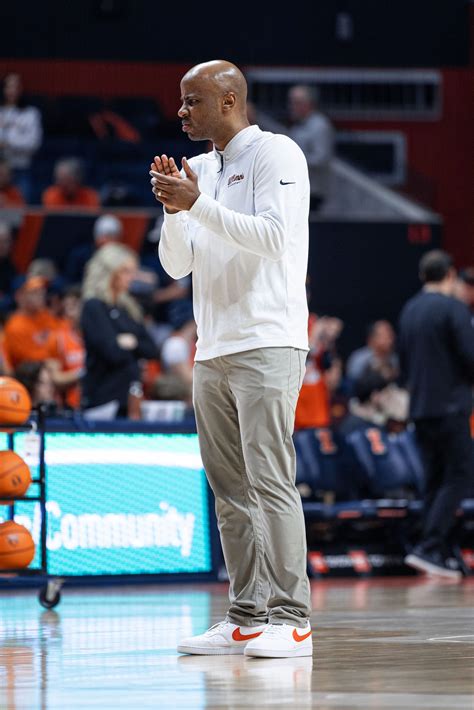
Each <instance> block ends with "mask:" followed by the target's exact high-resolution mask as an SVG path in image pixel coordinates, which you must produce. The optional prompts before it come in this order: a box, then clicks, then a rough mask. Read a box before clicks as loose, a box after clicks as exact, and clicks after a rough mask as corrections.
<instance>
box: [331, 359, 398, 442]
mask: <svg viewBox="0 0 474 710" xmlns="http://www.w3.org/2000/svg"><path fill="white" fill-rule="evenodd" d="M388 384H389V383H388V382H387V380H386V379H385V377H383V376H382V375H381V374H380V373H379V372H377V371H376V370H372V369H370V368H368V369H367V370H366V371H365V372H364V373H362V375H361V376H360V377H359V378H358V379H357V380H356V381H355V383H354V388H353V395H354V396H353V397H352V398H351V399H350V400H349V413H348V415H347V416H346V417H345V418H344V419H343V420H342V422H341V424H340V426H339V431H340V432H341V434H343V435H344V436H346V435H347V434H350V433H351V432H352V431H355V430H356V429H366V428H367V427H370V426H380V427H382V426H384V425H385V423H386V415H385V409H384V400H383V392H384V391H385V389H386V388H387V386H388Z"/></svg>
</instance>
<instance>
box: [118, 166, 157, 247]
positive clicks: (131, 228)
mask: <svg viewBox="0 0 474 710" xmlns="http://www.w3.org/2000/svg"><path fill="white" fill-rule="evenodd" d="M145 172H146V171H145ZM117 217H118V218H119V219H120V221H121V222H122V224H123V233H124V242H125V244H127V246H129V247H130V248H131V249H133V250H134V251H136V252H138V253H139V252H140V249H141V248H142V244H143V240H144V239H145V233H146V230H147V228H148V224H149V222H150V216H149V215H148V214H117Z"/></svg>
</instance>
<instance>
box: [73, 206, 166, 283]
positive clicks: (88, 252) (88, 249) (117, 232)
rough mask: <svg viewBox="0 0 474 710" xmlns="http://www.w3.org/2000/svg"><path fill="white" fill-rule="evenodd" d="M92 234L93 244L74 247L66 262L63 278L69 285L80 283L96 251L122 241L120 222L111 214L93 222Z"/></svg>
mask: <svg viewBox="0 0 474 710" xmlns="http://www.w3.org/2000/svg"><path fill="white" fill-rule="evenodd" d="M92 232H93V236H94V241H93V243H91V242H87V244H79V245H78V246H77V247H74V248H73V249H72V250H71V253H70V254H69V256H68V258H67V260H66V266H65V268H64V278H65V279H66V281H67V282H68V283H69V284H80V283H82V279H83V277H84V270H85V267H86V264H87V262H88V261H89V259H91V258H92V257H93V256H94V253H95V252H96V250H97V249H100V248H101V247H103V246H104V245H105V244H109V243H110V242H120V241H122V239H123V226H122V222H121V221H120V220H119V219H118V217H116V216H115V215H113V214H103V215H101V216H100V217H98V218H97V219H96V221H95V222H94V227H93V230H92ZM155 260H156V256H155Z"/></svg>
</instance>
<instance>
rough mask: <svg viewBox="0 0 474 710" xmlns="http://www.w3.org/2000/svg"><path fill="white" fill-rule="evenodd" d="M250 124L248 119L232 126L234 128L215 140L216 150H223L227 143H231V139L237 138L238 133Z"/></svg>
mask: <svg viewBox="0 0 474 710" xmlns="http://www.w3.org/2000/svg"><path fill="white" fill-rule="evenodd" d="M249 126H250V123H249V122H248V121H242V122H240V123H238V124H236V125H235V126H232V128H231V129H230V130H229V131H227V132H226V134H225V135H224V136H220V137H219V138H218V139H216V140H215V141H213V143H214V147H215V148H216V150H218V151H220V152H222V151H223V150H224V149H225V147H226V145H227V144H228V143H230V141H231V140H232V139H233V138H235V136H236V135H237V133H240V131H243V130H244V128H248V127H249Z"/></svg>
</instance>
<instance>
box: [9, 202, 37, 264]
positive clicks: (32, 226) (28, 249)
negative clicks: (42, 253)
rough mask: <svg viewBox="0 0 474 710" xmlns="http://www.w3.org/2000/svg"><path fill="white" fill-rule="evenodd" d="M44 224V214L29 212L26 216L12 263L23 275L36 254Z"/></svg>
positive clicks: (15, 246) (14, 246) (16, 242)
mask: <svg viewBox="0 0 474 710" xmlns="http://www.w3.org/2000/svg"><path fill="white" fill-rule="evenodd" d="M43 222H44V216H43V213H42V212H28V213H27V214H25V216H24V219H23V222H22V225H21V227H20V229H19V231H18V234H17V237H16V239H15V243H14V245H13V250H12V261H13V263H14V265H15V266H16V268H17V269H18V271H19V272H20V273H21V274H24V273H25V271H26V270H27V268H28V266H29V264H30V261H31V260H32V259H33V257H34V255H35V253H36V247H37V246H38V241H39V238H40V234H41V230H42V228H43Z"/></svg>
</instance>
